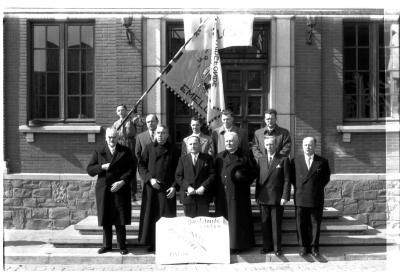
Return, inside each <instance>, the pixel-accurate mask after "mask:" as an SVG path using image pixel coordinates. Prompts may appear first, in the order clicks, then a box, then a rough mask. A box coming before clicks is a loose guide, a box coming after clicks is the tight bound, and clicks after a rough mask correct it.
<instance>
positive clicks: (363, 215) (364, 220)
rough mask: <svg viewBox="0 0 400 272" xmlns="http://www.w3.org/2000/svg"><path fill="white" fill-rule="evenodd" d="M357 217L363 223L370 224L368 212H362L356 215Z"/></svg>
mask: <svg viewBox="0 0 400 272" xmlns="http://www.w3.org/2000/svg"><path fill="white" fill-rule="evenodd" d="M355 218H356V219H357V220H358V221H360V222H361V223H363V224H368V214H367V213H360V214H357V215H356V216H355Z"/></svg>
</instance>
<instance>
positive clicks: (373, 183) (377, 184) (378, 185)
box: [369, 180, 386, 190]
mask: <svg viewBox="0 0 400 272" xmlns="http://www.w3.org/2000/svg"><path fill="white" fill-rule="evenodd" d="M369 187H370V188H371V190H380V189H384V188H385V187H386V184H385V181H384V180H370V181H369Z"/></svg>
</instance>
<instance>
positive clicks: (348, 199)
mask: <svg viewBox="0 0 400 272" xmlns="http://www.w3.org/2000/svg"><path fill="white" fill-rule="evenodd" d="M354 203H357V200H355V199H352V198H345V199H344V205H350V204H354Z"/></svg>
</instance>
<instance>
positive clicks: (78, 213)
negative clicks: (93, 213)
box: [71, 211, 88, 221]
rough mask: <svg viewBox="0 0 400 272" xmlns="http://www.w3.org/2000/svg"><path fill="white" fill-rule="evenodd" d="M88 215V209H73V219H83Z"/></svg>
mask: <svg viewBox="0 0 400 272" xmlns="http://www.w3.org/2000/svg"><path fill="white" fill-rule="evenodd" d="M87 216H88V212H87V211H71V220H77V221H79V220H82V219H84V218H86V217H87Z"/></svg>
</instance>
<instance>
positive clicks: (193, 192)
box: [186, 186, 196, 196]
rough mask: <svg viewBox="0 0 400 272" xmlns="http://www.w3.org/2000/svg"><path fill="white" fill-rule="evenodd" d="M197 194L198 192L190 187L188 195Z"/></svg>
mask: <svg viewBox="0 0 400 272" xmlns="http://www.w3.org/2000/svg"><path fill="white" fill-rule="evenodd" d="M195 194H196V191H195V190H194V188H193V187H192V186H188V188H187V192H186V195H187V196H190V195H195Z"/></svg>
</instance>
